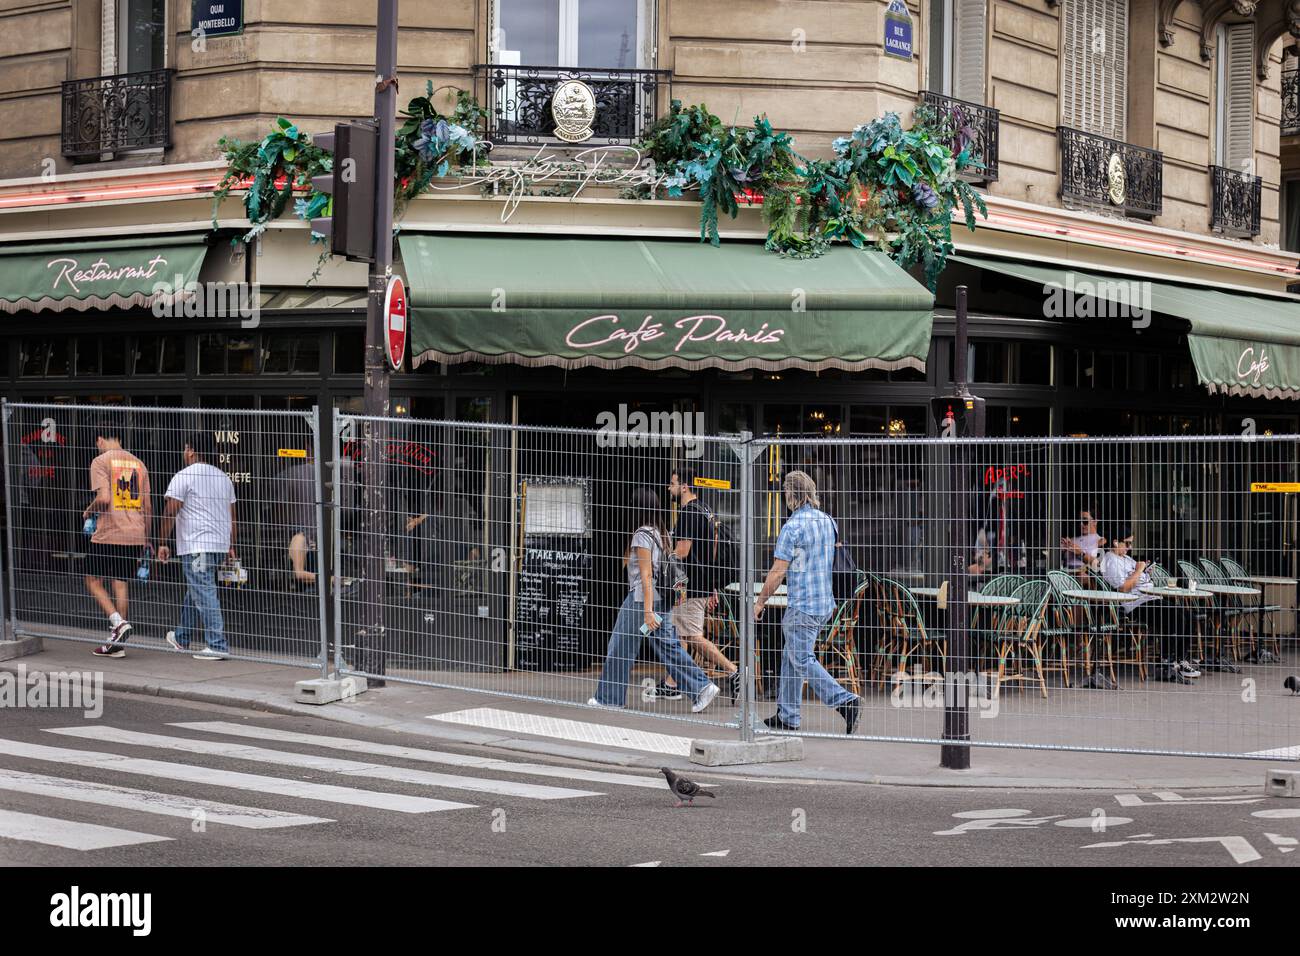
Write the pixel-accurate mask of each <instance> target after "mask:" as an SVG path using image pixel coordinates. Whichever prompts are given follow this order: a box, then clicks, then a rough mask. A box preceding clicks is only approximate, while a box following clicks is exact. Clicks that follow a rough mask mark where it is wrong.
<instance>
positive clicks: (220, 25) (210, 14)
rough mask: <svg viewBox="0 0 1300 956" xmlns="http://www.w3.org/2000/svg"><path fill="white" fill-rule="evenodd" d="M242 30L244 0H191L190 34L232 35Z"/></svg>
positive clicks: (197, 35)
mask: <svg viewBox="0 0 1300 956" xmlns="http://www.w3.org/2000/svg"><path fill="white" fill-rule="evenodd" d="M243 32H244V0H193V7H192V18H191V20H190V35H191V36H195V37H199V36H202V37H206V38H208V39H211V38H212V37H232V36H236V35H238V34H240V33H243Z"/></svg>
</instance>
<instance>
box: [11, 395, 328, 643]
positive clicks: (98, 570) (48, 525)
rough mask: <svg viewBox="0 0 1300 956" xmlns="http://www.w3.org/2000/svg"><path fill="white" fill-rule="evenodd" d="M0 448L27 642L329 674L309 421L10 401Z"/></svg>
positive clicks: (16, 603)
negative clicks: (180, 654)
mask: <svg viewBox="0 0 1300 956" xmlns="http://www.w3.org/2000/svg"><path fill="white" fill-rule="evenodd" d="M4 446H5V462H6V472H5V504H6V518H7V528H6V545H7V551H8V555H9V560H8V562H7V563H8V574H9V587H10V597H11V600H10V605H9V607H8V612H9V614H10V619H11V621H12V622H13V624H14V627H15V630H16V631H17V632H18V633H20V634H28V635H36V636H40V637H46V638H61V639H66V640H73V641H84V642H85V643H86V644H87V645H88V648H87V649H88V650H92V649H93V651H94V652H95V653H97V654H99V655H100V656H107V657H120V656H124V655H126V654H128V653H130V652H133V651H135V650H137V649H140V650H146V649H148V650H160V651H170V652H173V653H176V652H177V651H180V650H185V651H188V652H190V653H191V654H200V655H202V659H204V660H213V659H220V658H222V657H231V658H239V659H248V660H262V661H271V662H276V663H285V664H295V665H313V666H314V665H321V666H323V663H324V656H323V655H324V634H325V629H324V613H323V612H324V610H325V606H324V602H323V600H322V596H321V595H320V594H319V593H318V591H317V588H316V570H317V555H318V553H319V542H320V539H321V536H322V535H321V518H322V514H323V513H322V509H321V507H320V487H321V485H320V475H319V474H318V468H317V462H316V457H315V456H316V448H317V439H316V416H315V413H314V412H310V413H308V412H256V411H232V410H223V409H180V408H142V407H131V408H125V407H117V406H107V405H41V404H15V403H6V404H5V406H4ZM195 666H199V665H195Z"/></svg>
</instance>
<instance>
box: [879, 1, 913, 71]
mask: <svg viewBox="0 0 1300 956" xmlns="http://www.w3.org/2000/svg"><path fill="white" fill-rule="evenodd" d="M885 53H886V54H888V55H889V56H896V57H899V58H900V59H903V60H910V59H911V58H912V14H911V13H909V12H908V10H907V4H906V3H904V2H903V0H890V2H889V9H888V10H886V11H885Z"/></svg>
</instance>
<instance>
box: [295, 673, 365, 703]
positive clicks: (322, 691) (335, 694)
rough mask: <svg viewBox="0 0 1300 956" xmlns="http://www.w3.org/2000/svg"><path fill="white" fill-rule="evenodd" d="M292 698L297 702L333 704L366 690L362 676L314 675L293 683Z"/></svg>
mask: <svg viewBox="0 0 1300 956" xmlns="http://www.w3.org/2000/svg"><path fill="white" fill-rule="evenodd" d="M293 687H294V693H293V699H294V700H295V701H296V702H297V703H299V704H333V703H337V702H338V701H340V700H349V699H351V698H353V697H356V696H357V695H358V694H364V693H365V692H366V679H365V678H364V677H341V678H340V677H315V678H313V679H311V680H300V681H298V683H296V684H294V685H293Z"/></svg>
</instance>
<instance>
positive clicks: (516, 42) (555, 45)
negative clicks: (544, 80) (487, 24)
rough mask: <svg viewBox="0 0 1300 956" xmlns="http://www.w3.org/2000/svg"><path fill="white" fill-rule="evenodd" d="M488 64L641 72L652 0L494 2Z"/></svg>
mask: <svg viewBox="0 0 1300 956" xmlns="http://www.w3.org/2000/svg"><path fill="white" fill-rule="evenodd" d="M492 9H493V15H494V22H493V29H492V37H493V42H492V62H493V63H497V64H501V65H502V66H558V67H588V68H593V69H608V70H635V69H645V68H648V67H649V66H650V65H651V60H652V51H653V41H652V34H653V15H652V13H653V3H652V0H493V7H492Z"/></svg>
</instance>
